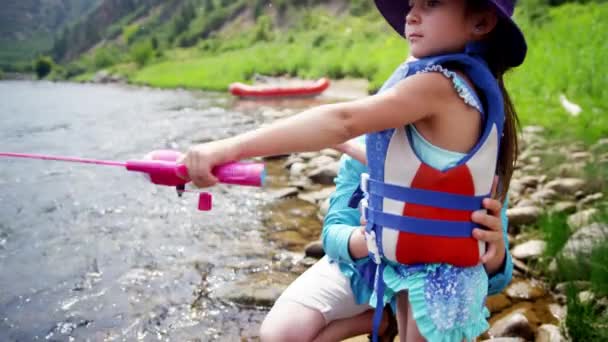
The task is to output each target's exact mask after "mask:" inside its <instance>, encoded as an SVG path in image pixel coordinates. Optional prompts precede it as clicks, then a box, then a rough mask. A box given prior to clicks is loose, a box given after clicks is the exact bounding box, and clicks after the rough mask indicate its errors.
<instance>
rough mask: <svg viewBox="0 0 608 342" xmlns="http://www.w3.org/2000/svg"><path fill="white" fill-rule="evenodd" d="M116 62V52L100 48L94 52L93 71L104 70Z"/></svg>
mask: <svg viewBox="0 0 608 342" xmlns="http://www.w3.org/2000/svg"><path fill="white" fill-rule="evenodd" d="M117 62H118V51H117V49H112V48H109V47H100V48H98V49H97V51H95V56H94V57H93V65H94V66H95V69H104V68H107V67H109V66H112V65H114V64H116V63H117Z"/></svg>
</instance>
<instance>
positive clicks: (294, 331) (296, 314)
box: [260, 303, 325, 342]
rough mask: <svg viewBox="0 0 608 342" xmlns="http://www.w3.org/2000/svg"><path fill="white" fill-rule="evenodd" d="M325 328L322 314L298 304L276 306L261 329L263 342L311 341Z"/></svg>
mask: <svg viewBox="0 0 608 342" xmlns="http://www.w3.org/2000/svg"><path fill="white" fill-rule="evenodd" d="M324 326H325V319H324V317H323V315H321V313H320V312H318V311H315V310H312V309H309V308H307V307H304V306H302V305H299V304H297V303H284V304H283V305H276V304H275V306H274V307H273V308H272V310H270V312H269V313H268V315H267V316H266V318H265V319H264V322H262V326H261V327H260V339H261V340H262V341H263V342H274V341H311V340H312V339H314V338H315V337H316V336H317V335H318V334H319V331H320V330H321V329H322V328H323V327H324Z"/></svg>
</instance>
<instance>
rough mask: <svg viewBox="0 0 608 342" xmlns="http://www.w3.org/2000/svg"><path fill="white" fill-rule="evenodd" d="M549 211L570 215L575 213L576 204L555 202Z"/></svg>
mask: <svg viewBox="0 0 608 342" xmlns="http://www.w3.org/2000/svg"><path fill="white" fill-rule="evenodd" d="M551 211H552V212H555V213H563V214H572V213H573V212H575V211H576V203H574V202H572V201H562V202H557V203H555V205H553V207H552V208H551Z"/></svg>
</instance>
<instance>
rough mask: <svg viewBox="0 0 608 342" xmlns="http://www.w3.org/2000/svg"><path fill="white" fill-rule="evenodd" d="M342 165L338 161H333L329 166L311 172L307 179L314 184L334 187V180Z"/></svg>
mask: <svg viewBox="0 0 608 342" xmlns="http://www.w3.org/2000/svg"><path fill="white" fill-rule="evenodd" d="M339 168H340V165H339V163H338V162H336V161H332V162H331V163H329V164H326V165H323V166H319V167H317V168H316V169H314V170H312V171H310V172H309V173H308V174H307V177H308V178H309V179H310V180H312V181H313V182H314V183H317V184H322V185H334V178H336V176H337V175H338V170H339Z"/></svg>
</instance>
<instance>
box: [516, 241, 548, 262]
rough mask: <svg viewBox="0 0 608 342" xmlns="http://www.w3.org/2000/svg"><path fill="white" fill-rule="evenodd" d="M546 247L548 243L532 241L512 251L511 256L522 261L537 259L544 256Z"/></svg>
mask: <svg viewBox="0 0 608 342" xmlns="http://www.w3.org/2000/svg"><path fill="white" fill-rule="evenodd" d="M546 246H547V243H546V242H545V241H543V240H530V241H527V242H524V243H522V244H519V245H517V246H515V247H514V248H513V249H512V250H511V254H512V255H513V257H515V258H517V259H522V260H528V259H537V258H538V257H540V256H541V255H542V254H543V252H544V251H545V248H546Z"/></svg>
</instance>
